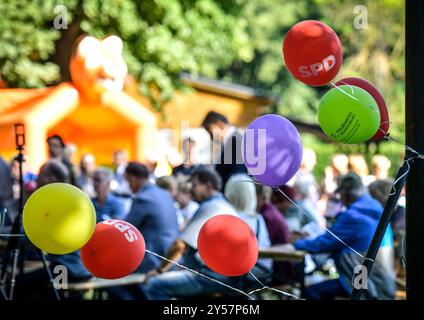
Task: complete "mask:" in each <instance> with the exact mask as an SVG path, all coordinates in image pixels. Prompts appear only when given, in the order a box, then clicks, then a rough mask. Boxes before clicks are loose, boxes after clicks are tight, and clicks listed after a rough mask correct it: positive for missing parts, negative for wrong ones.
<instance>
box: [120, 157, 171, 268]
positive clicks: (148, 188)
mask: <svg viewBox="0 0 424 320" xmlns="http://www.w3.org/2000/svg"><path fill="white" fill-rule="evenodd" d="M125 179H126V180H127V181H128V185H129V187H130V189H131V192H132V193H133V203H132V205H131V209H130V212H129V213H128V215H127V216H126V218H125V220H126V221H127V222H129V223H131V224H132V225H134V226H135V227H136V228H138V229H139V230H140V232H141V234H142V235H143V237H144V241H145V242H146V249H148V250H151V251H153V252H155V253H157V254H160V255H164V254H165V253H166V250H167V249H168V248H169V246H170V245H171V243H172V242H173V241H174V240H175V239H176V238H177V236H178V222H177V213H176V208H175V206H174V200H173V199H172V197H171V195H170V194H169V192H167V191H165V190H163V189H161V188H159V187H158V186H156V185H154V184H152V183H150V182H149V171H148V170H147V167H146V166H145V165H143V164H141V163H138V162H130V163H129V164H128V166H127V167H126V169H125ZM159 265H160V260H159V258H157V257H155V256H154V255H152V254H146V256H145V257H144V259H143V262H142V263H141V265H140V266H139V268H138V269H137V271H138V272H148V271H151V270H154V269H156V268H157V267H158V266H159Z"/></svg>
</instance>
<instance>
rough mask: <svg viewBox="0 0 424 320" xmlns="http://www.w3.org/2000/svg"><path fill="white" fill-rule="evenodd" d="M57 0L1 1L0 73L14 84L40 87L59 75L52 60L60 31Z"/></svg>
mask: <svg viewBox="0 0 424 320" xmlns="http://www.w3.org/2000/svg"><path fill="white" fill-rule="evenodd" d="M53 9H54V3H53V1H40V0H39V1H22V0H7V1H0V16H1V19H0V76H1V78H3V79H5V80H6V82H7V83H8V84H9V85H10V86H12V87H14V86H16V87H39V86H43V85H45V84H46V83H52V82H53V81H55V80H57V79H58V78H59V68H58V66H57V65H55V64H53V63H51V62H49V57H50V55H51V54H52V53H53V52H54V50H55V41H56V40H57V39H58V38H59V36H60V33H59V31H57V30H55V29H54V28H52V26H51V25H49V21H52V20H53V19H54V12H53Z"/></svg>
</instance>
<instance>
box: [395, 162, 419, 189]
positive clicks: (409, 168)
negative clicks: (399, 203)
mask: <svg viewBox="0 0 424 320" xmlns="http://www.w3.org/2000/svg"><path fill="white" fill-rule="evenodd" d="M415 159H416V158H409V159H407V160H405V161H404V163H406V165H407V166H408V169H407V170H406V171H405V173H404V174H403V175H401V176H400V177H399V178H397V179H396V181H395V182H393V187H392V189H393V191H392V192H390V193H389V196H393V195H394V194H395V193H396V188H395V187H396V183H398V182H399V181H400V180H402V179H403V178H404V177H405V176H406V175H408V173H409V171H410V170H411V166H410V164H409V161H414V160H415Z"/></svg>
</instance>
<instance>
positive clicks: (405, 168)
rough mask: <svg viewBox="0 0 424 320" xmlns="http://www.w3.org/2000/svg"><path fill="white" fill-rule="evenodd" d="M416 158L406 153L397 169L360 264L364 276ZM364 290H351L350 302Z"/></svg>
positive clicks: (378, 246)
mask: <svg viewBox="0 0 424 320" xmlns="http://www.w3.org/2000/svg"><path fill="white" fill-rule="evenodd" d="M416 157H417V155H416V154H413V153H411V152H409V151H407V154H406V156H405V161H404V163H403V165H402V166H401V167H400V168H399V171H398V173H397V175H396V178H395V183H394V184H393V187H392V190H391V192H390V195H389V198H388V199H387V202H386V206H385V207H384V210H383V213H382V214H381V217H380V220H379V221H378V225H377V228H376V230H375V233H374V236H373V238H372V240H371V244H370V246H369V248H368V251H367V254H366V256H365V259H364V262H363V263H362V266H363V267H365V268H366V269H367V273H366V274H368V275H369V274H371V269H372V266H373V264H374V260H375V257H376V256H377V253H378V249H379V248H380V244H381V240H383V237H384V234H385V232H386V229H387V226H388V225H389V223H390V219H391V218H392V214H393V210H394V209H395V207H396V204H397V202H398V200H399V195H400V192H401V191H402V188H403V186H404V185H405V181H406V177H407V175H408V172H409V169H410V167H411V164H412V162H413V159H414V158H416ZM364 290H365V289H361V288H353V290H352V295H351V297H350V298H351V299H352V300H360V299H361V297H362V294H363V293H364Z"/></svg>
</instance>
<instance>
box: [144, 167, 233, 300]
mask: <svg viewBox="0 0 424 320" xmlns="http://www.w3.org/2000/svg"><path fill="white" fill-rule="evenodd" d="M191 179H192V188H193V197H194V200H196V201H198V202H199V204H200V206H199V209H198V210H197V212H196V213H195V214H194V216H193V218H192V220H191V221H190V222H189V224H188V225H187V227H186V228H185V229H184V231H183V232H182V233H181V234H180V235H179V237H178V238H177V239H176V240H175V241H174V243H173V244H172V245H171V247H170V249H169V250H168V253H167V255H166V258H167V259H168V260H170V261H174V262H177V261H178V260H179V259H180V258H181V257H182V256H183V257H184V265H185V266H186V267H188V268H190V269H194V270H196V271H198V272H201V273H202V274H206V275H208V276H210V277H212V278H214V279H217V280H220V281H226V282H228V281H231V279H230V278H228V277H224V276H221V275H219V274H217V273H215V272H213V271H211V270H210V269H209V268H207V267H206V266H205V265H204V264H203V263H202V261H201V260H200V256H199V254H198V251H197V238H198V235H199V232H200V229H201V228H202V226H203V224H204V223H205V222H206V221H207V220H208V219H210V218H212V217H214V216H216V215H219V214H229V215H234V216H236V215H237V213H236V211H235V210H234V208H233V207H232V206H231V204H230V203H229V202H228V201H227V200H225V198H224V196H223V195H222V193H220V191H219V190H221V187H222V182H221V178H220V176H219V175H218V174H217V173H216V172H215V171H213V170H211V169H206V168H198V169H196V170H195V171H194V172H193V174H192V178H191ZM172 266H173V264H172V263H171V262H169V261H163V262H162V263H161V265H160V266H159V267H158V268H157V269H156V270H155V271H153V272H150V273H149V274H148V276H147V279H146V283H145V284H144V285H143V286H142V289H143V291H144V294H145V295H146V297H147V299H150V300H168V299H171V298H188V297H192V296H196V295H199V294H206V293H210V292H216V291H223V287H222V286H221V285H219V284H217V283H215V282H212V281H210V280H208V279H206V278H204V277H201V276H198V275H196V274H194V273H192V272H191V271H188V270H178V271H169V270H170V269H171V267H172Z"/></svg>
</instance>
